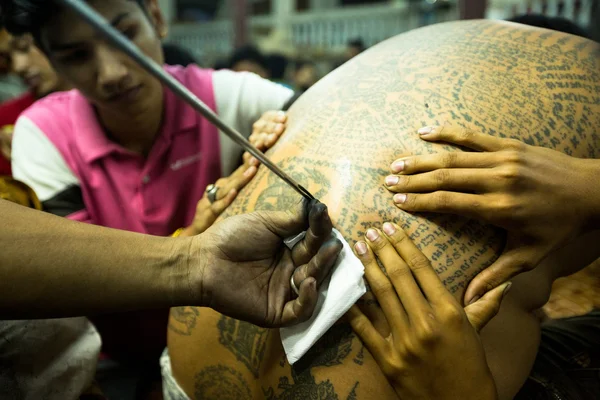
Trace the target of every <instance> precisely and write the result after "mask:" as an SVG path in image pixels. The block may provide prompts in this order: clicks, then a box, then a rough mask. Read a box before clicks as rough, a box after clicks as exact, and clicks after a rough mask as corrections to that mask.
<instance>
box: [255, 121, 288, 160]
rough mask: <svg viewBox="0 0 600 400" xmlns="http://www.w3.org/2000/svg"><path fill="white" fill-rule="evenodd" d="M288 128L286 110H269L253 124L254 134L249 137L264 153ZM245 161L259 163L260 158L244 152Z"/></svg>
mask: <svg viewBox="0 0 600 400" xmlns="http://www.w3.org/2000/svg"><path fill="white" fill-rule="evenodd" d="M286 128H287V114H286V113H285V111H267V112H266V113H264V114H263V115H262V117H260V119H259V120H258V121H256V122H255V123H254V125H252V134H251V135H250V137H249V138H248V140H249V141H250V143H252V144H253V145H254V146H255V147H256V148H257V149H258V150H260V151H262V152H263V153H264V152H266V151H267V150H269V149H270V148H271V147H273V146H274V145H275V143H277V141H278V140H279V138H280V137H281V135H283V133H284V132H285V129H286ZM244 162H246V163H248V162H250V163H252V165H257V163H258V160H256V159H255V158H254V157H252V156H251V155H250V153H248V152H246V153H244Z"/></svg>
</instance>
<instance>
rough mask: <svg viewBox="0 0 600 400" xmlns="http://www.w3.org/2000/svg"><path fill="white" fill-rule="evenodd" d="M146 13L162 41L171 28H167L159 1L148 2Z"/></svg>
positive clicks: (149, 0) (151, 0)
mask: <svg viewBox="0 0 600 400" xmlns="http://www.w3.org/2000/svg"><path fill="white" fill-rule="evenodd" d="M146 11H147V13H148V17H149V18H150V22H152V25H153V26H154V29H155V30H156V33H157V34H158V36H159V37H160V38H161V39H164V38H166V37H167V34H168V33H169V27H168V26H167V23H166V21H165V17H164V15H163V13H162V11H161V9H160V6H159V4H158V0H146Z"/></svg>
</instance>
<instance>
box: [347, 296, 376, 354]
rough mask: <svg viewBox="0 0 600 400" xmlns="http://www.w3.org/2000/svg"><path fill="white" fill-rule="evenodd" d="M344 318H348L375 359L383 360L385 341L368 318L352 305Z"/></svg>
mask: <svg viewBox="0 0 600 400" xmlns="http://www.w3.org/2000/svg"><path fill="white" fill-rule="evenodd" d="M346 318H348V321H349V322H350V326H351V327H352V329H353V330H354V332H355V333H356V335H357V336H358V337H359V338H360V340H361V341H362V342H363V344H364V345H365V347H366V348H367V350H369V353H371V355H372V356H373V358H374V359H375V361H376V362H377V363H379V361H380V360H383V359H384V357H385V348H386V341H385V339H384V337H382V336H381V335H380V334H379V332H378V331H377V329H375V327H374V326H373V324H372V323H371V321H370V320H369V318H368V317H367V316H366V315H365V314H363V313H362V311H361V310H360V309H359V308H358V307H357V306H352V308H350V310H348V313H347V314H346Z"/></svg>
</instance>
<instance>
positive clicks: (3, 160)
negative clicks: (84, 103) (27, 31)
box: [0, 30, 69, 175]
mask: <svg viewBox="0 0 600 400" xmlns="http://www.w3.org/2000/svg"><path fill="white" fill-rule="evenodd" d="M0 47H1V48H2V49H3V50H2V52H3V54H4V57H3V58H4V59H5V60H7V61H6V62H7V64H8V65H9V67H10V70H11V71H12V72H14V73H15V74H16V75H17V76H18V77H19V78H21V80H22V81H23V82H24V83H25V84H26V85H27V87H28V89H29V90H28V91H27V92H26V93H25V94H23V95H22V96H20V97H17V98H15V99H12V100H9V101H7V102H4V103H2V104H0V151H1V152H0V175H11V168H10V159H11V142H12V134H13V126H14V124H15V123H16V121H17V118H18V117H19V115H20V114H21V113H22V112H23V111H25V110H26V109H27V108H28V107H29V106H31V105H32V104H33V103H34V102H35V101H36V100H37V99H40V98H42V97H44V96H46V95H48V94H50V93H52V92H56V91H62V90H67V89H68V88H69V86H68V85H67V84H66V83H65V82H64V81H63V80H62V79H60V78H59V77H58V76H57V75H56V73H55V72H54V69H53V68H52V66H51V65H50V62H49V61H48V59H47V58H46V56H45V55H44V54H43V53H42V52H41V51H40V49H38V48H37V47H36V46H35V44H34V43H33V38H32V37H31V35H20V36H13V35H10V34H9V33H8V32H6V31H4V30H3V31H2V33H0Z"/></svg>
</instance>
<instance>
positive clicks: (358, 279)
mask: <svg viewBox="0 0 600 400" xmlns="http://www.w3.org/2000/svg"><path fill="white" fill-rule="evenodd" d="M333 231H334V233H335V235H336V236H337V238H338V239H340V240H341V241H342V244H343V246H344V247H343V249H342V252H341V253H340V255H339V256H338V259H337V261H336V263H335V265H334V266H333V269H332V273H331V274H330V275H329V277H327V279H325V281H323V283H321V286H320V287H319V300H318V301H317V307H316V309H315V312H314V313H313V316H312V317H311V318H310V319H309V320H308V321H306V322H303V323H301V324H298V325H295V326H292V327H289V328H281V329H280V330H279V332H280V335H281V342H282V343H283V348H284V350H285V354H286V356H287V359H288V362H289V363H290V364H292V365H293V364H294V363H295V362H296V361H298V360H299V359H300V358H302V356H303V355H304V354H306V352H307V351H308V350H309V349H310V348H311V347H312V346H313V345H314V344H315V343H316V342H317V340H319V339H320V338H321V337H322V336H323V335H324V334H325V332H327V331H328V330H329V328H331V327H332V326H333V324H334V323H335V322H336V321H337V320H338V319H340V318H341V317H342V315H344V314H345V313H346V312H347V311H348V310H349V309H350V307H352V306H353V305H354V303H356V301H357V300H358V299H360V297H361V296H362V295H363V294H365V293H366V292H367V288H366V286H365V282H364V280H363V276H364V273H365V269H364V267H363V265H362V263H361V262H360V260H359V259H358V258H357V257H356V256H355V255H354V252H353V251H352V249H351V248H350V245H349V244H348V242H346V240H344V237H343V236H342V235H341V234H340V233H339V232H338V231H337V230H335V229H334V230H333ZM303 237H304V236H303V235H298V236H296V237H293V238H290V239H288V240H286V241H285V243H286V245H287V246H288V247H290V248H291V247H293V246H294V244H296V243H297V242H298V241H300V240H302V238H303Z"/></svg>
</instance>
